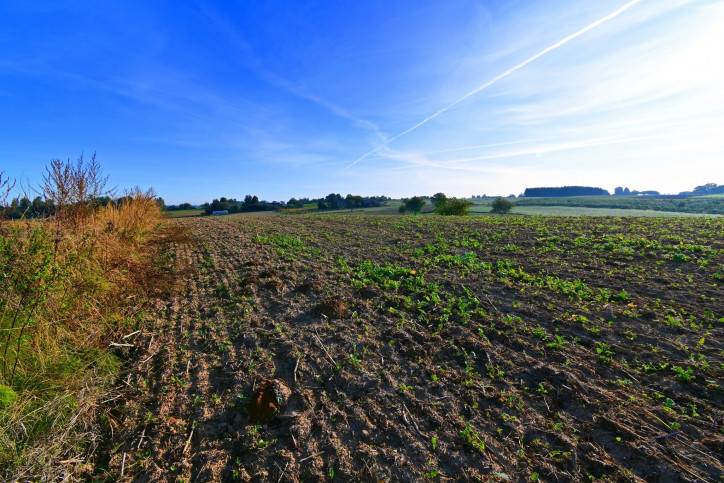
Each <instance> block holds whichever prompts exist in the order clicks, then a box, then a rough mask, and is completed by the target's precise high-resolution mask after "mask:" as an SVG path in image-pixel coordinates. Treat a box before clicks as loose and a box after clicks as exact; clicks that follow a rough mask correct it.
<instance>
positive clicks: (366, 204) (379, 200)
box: [312, 193, 390, 210]
mask: <svg viewBox="0 0 724 483" xmlns="http://www.w3.org/2000/svg"><path fill="white" fill-rule="evenodd" d="M389 200H390V198H388V197H387V196H366V197H365V196H359V195H352V194H348V195H347V196H345V197H344V198H343V197H342V195H340V194H339V193H336V194H335V193H330V194H328V195H327V196H326V197H324V198H319V199H317V200H312V202H316V203H317V208H318V209H320V210H344V209H349V210H354V209H357V208H373V207H375V206H382V205H383V204H384V203H386V202H387V201H389Z"/></svg>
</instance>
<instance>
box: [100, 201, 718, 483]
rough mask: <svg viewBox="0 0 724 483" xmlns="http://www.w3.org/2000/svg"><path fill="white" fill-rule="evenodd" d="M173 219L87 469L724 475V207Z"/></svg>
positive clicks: (302, 475) (338, 474)
mask: <svg viewBox="0 0 724 483" xmlns="http://www.w3.org/2000/svg"><path fill="white" fill-rule="evenodd" d="M172 223H178V224H180V225H182V226H184V227H186V228H187V230H188V231H189V234H190V235H191V237H192V239H193V240H194V242H193V243H190V244H179V245H176V246H175V247H174V248H173V250H172V252H171V253H170V254H169V256H170V257H173V259H174V260H175V262H174V263H175V264H176V265H177V266H179V267H187V268H189V269H190V270H188V275H187V276H186V277H185V278H184V280H183V281H182V283H181V286H180V289H179V290H180V291H179V293H178V294H177V295H176V296H175V297H174V298H173V299H171V300H158V301H156V302H155V304H156V307H155V309H154V310H153V312H152V313H153V314H154V315H153V316H152V317H150V318H151V320H150V321H149V323H148V325H147V326H146V329H144V331H143V333H142V334H140V335H137V336H136V338H134V339H131V340H133V345H134V346H135V347H134V348H131V349H130V351H131V352H126V353H125V355H126V356H127V357H128V358H129V361H130V362H129V363H130V365H131V368H130V370H129V372H128V374H127V376H126V377H125V378H124V385H123V387H124V391H125V393H124V398H123V401H124V402H123V403H122V404H118V406H117V407H116V408H115V409H114V410H113V411H112V412H111V413H110V414H109V417H108V426H109V429H110V430H111V432H112V437H111V439H110V441H109V442H108V444H107V447H106V449H105V450H104V452H103V454H102V455H101V456H100V459H99V461H98V463H97V469H96V477H100V478H108V479H113V478H116V477H118V476H119V475H120V473H121V472H123V474H124V476H126V477H133V478H139V479H142V478H150V480H154V481H155V480H163V479H166V480H169V481H171V480H173V481H207V480H212V479H227V480H233V479H237V480H239V481H245V480H274V481H320V480H325V479H327V480H328V479H337V478H339V479H341V480H343V481H345V480H353V479H356V480H363V481H378V480H403V481H420V480H424V479H428V480H431V481H444V480H451V479H461V480H476V479H480V480H482V481H493V480H498V479H500V481H502V480H503V479H506V478H507V479H511V480H514V481H516V480H520V481H530V480H536V479H540V480H542V481H556V480H558V481H560V480H571V479H577V480H578V479H584V478H592V479H593V478H603V479H605V480H608V481H631V480H643V479H646V480H647V481H657V480H659V481H693V480H717V479H720V478H722V475H723V471H724V469H723V464H724V462H723V461H722V454H724V351H723V350H722V348H723V347H724V303H723V302H722V288H721V285H722V283H723V282H724V222H722V220H721V219H718V218H612V217H607V218H565V217H473V218H468V219H450V218H443V217H437V216H434V217H433V216H425V217H422V216H418V217H413V216H406V217H400V216H395V217H392V216H371V215H366V216H356V215H320V216H266V217H225V218H183V219H178V220H174V221H172ZM119 350H124V351H127V350H129V349H128V348H122V349H119ZM268 380H275V381H279V383H281V384H283V385H285V386H286V387H287V388H289V390H290V392H289V394H285V395H284V398H283V399H284V400H283V401H282V398H279V400H278V403H279V405H280V406H283V407H281V409H280V411H279V414H276V415H275V417H274V418H273V419H272V420H271V421H270V422H268V423H266V422H264V423H262V422H260V421H254V420H253V418H252V414H250V410H252V408H253V407H254V406H253V405H250V403H252V402H253V400H255V399H256V397H257V396H256V395H257V394H259V393H258V392H255V391H257V390H258V389H259V388H260V387H263V385H264V384H265V381H268Z"/></svg>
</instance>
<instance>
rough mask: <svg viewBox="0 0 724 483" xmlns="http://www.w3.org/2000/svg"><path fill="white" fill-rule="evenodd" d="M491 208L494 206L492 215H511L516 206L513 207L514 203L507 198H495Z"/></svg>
mask: <svg viewBox="0 0 724 483" xmlns="http://www.w3.org/2000/svg"><path fill="white" fill-rule="evenodd" d="M491 206H492V208H491V210H490V212H491V213H500V214H503V213H509V212H510V210H512V209H513V206H515V205H513V203H511V202H510V201H508V200H506V199H505V198H500V197H498V198H495V200H494V201H493V204H492V205H491Z"/></svg>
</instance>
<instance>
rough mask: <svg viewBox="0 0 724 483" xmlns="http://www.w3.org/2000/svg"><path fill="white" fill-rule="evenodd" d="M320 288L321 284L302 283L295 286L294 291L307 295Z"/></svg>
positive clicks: (315, 282)
mask: <svg viewBox="0 0 724 483" xmlns="http://www.w3.org/2000/svg"><path fill="white" fill-rule="evenodd" d="M320 288H322V283H321V282H317V281H314V282H302V283H300V284H299V285H297V289H296V290H297V292H299V293H303V294H307V293H309V292H311V291H313V290H319V289H320Z"/></svg>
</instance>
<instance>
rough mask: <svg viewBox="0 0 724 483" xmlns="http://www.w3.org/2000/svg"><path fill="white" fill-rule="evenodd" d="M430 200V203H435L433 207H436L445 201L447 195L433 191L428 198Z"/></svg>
mask: <svg viewBox="0 0 724 483" xmlns="http://www.w3.org/2000/svg"><path fill="white" fill-rule="evenodd" d="M430 201H432V204H433V205H435V208H437V207H439V206H440V204H441V203H445V201H447V196H445V193H435V194H434V195H432V198H430Z"/></svg>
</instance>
